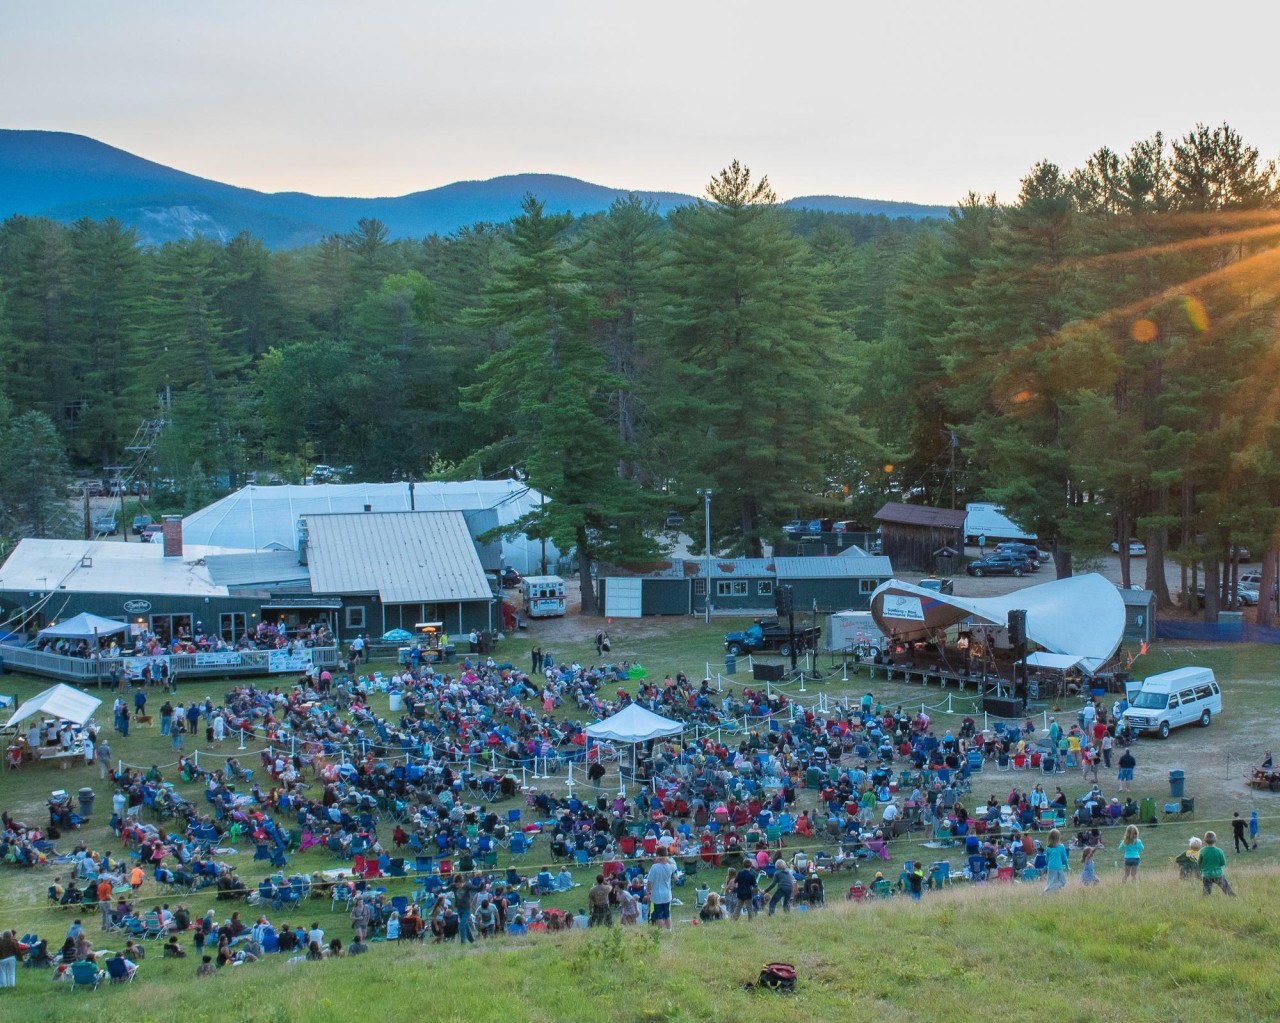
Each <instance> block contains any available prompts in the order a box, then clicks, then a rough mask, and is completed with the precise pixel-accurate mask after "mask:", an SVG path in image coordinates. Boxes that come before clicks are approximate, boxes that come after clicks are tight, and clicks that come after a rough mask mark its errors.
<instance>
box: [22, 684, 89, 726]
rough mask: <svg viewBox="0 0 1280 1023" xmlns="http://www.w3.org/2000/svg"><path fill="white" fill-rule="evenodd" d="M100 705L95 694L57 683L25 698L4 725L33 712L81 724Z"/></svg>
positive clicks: (23, 718)
mask: <svg viewBox="0 0 1280 1023" xmlns="http://www.w3.org/2000/svg"><path fill="white" fill-rule="evenodd" d="M100 706H102V701H101V700H99V699H98V698H97V697H96V696H90V695H89V694H88V693H82V692H81V691H80V690H79V689H72V688H71V686H64V685H62V684H61V683H59V684H58V685H56V686H54V687H53V688H52V689H46V690H45V691H44V692H43V693H40V694H39V695H37V696H33V697H31V699H29V700H27V701H26V703H24V704H23V705H22V706H21V707H19V708H18V711H17V713H16V714H14V715H13V717H11V718H10V719H9V720H8V721H7V722H5V727H6V728H12V727H13V726H14V725H16V724H18V723H20V722H22V721H25V720H26V719H27V718H29V717H31V716H32V715H34V714H47V715H48V716H49V717H52V718H58V719H59V720H62V721H70V722H72V723H73V724H77V725H83V724H84V723H85V722H87V721H88V720H89V719H90V718H91V717H93V714H94V711H96V710H97V709H98V708H99V707H100Z"/></svg>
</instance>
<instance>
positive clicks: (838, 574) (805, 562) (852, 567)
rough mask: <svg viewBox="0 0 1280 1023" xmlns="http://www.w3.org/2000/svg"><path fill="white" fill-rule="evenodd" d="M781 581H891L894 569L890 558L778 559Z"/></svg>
mask: <svg viewBox="0 0 1280 1023" xmlns="http://www.w3.org/2000/svg"><path fill="white" fill-rule="evenodd" d="M774 564H775V565H777V569H778V578H779V579H891V578H892V577H893V568H892V567H891V566H890V564H889V559H888V558H880V557H873V556H871V555H866V556H864V557H861V558H858V557H850V556H848V555H844V556H839V557H834V558H776V559H775V560H774Z"/></svg>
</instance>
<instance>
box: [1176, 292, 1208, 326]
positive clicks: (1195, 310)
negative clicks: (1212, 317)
mask: <svg viewBox="0 0 1280 1023" xmlns="http://www.w3.org/2000/svg"><path fill="white" fill-rule="evenodd" d="M1182 308H1183V309H1185V310H1186V312H1187V322H1188V323H1189V324H1191V329H1192V330H1194V331H1195V332H1196V333H1197V334H1203V333H1204V332H1205V331H1206V330H1208V329H1209V314H1208V312H1207V311H1206V310H1205V307H1204V303H1203V302H1201V301H1200V299H1198V298H1196V297H1195V295H1184V296H1183V299H1182Z"/></svg>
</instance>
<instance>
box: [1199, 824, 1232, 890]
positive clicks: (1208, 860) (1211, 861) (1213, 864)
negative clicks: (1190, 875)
mask: <svg viewBox="0 0 1280 1023" xmlns="http://www.w3.org/2000/svg"><path fill="white" fill-rule="evenodd" d="M1226 865H1227V854H1226V853H1224V852H1223V851H1222V850H1221V849H1219V848H1218V836H1217V835H1216V834H1214V833H1213V832H1212V831H1206V832H1205V833H1204V848H1202V849H1201V850H1200V880H1201V882H1202V883H1203V884H1204V894H1205V895H1209V894H1211V893H1212V892H1213V889H1214V886H1215V885H1216V886H1217V887H1219V888H1221V889H1222V890H1223V891H1224V892H1226V893H1227V894H1228V895H1230V896H1232V897H1233V898H1234V897H1235V894H1236V893H1235V892H1234V891H1232V889H1231V884H1230V882H1228V881H1227V879H1226V877H1224V876H1223V873H1222V871H1223V868H1225V867H1226Z"/></svg>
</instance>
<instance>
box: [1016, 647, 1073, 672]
mask: <svg viewBox="0 0 1280 1023" xmlns="http://www.w3.org/2000/svg"><path fill="white" fill-rule="evenodd" d="M1079 663H1080V658H1079V657H1077V656H1076V655H1075V654H1047V653H1045V652H1044V651H1043V650H1037V651H1036V652H1035V653H1034V654H1028V655H1027V664H1029V665H1030V666H1031V667H1033V668H1052V669H1054V670H1055V671H1066V670H1067V669H1068V668H1074V667H1075V666H1076V665H1077V664H1079Z"/></svg>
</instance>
